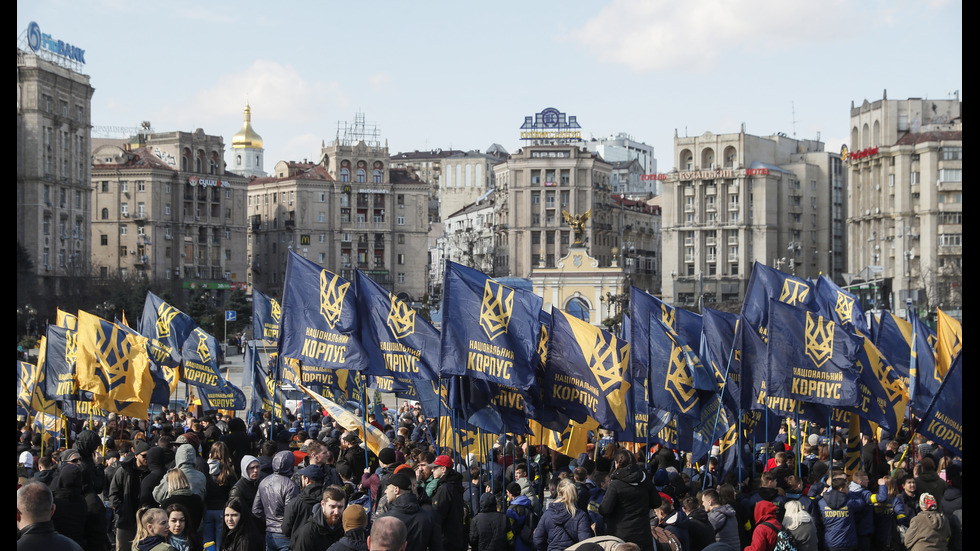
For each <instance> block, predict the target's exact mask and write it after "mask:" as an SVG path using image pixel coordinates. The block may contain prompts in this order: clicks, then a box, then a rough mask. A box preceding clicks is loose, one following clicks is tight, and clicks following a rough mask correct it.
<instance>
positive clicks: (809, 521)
mask: <svg viewBox="0 0 980 551" xmlns="http://www.w3.org/2000/svg"><path fill="white" fill-rule="evenodd" d="M785 507H786V513H785V514H784V515H783V528H785V529H786V530H787V531H788V532H789V533H791V534H793V537H794V538H795V539H796V543H797V544H798V545H797V550H798V551H817V546H818V543H819V542H818V540H817V525H816V523H815V522H814V521H813V517H812V516H810V513H807V512H806V510H804V509H803V505H802V504H801V503H800V502H799V501H797V500H795V499H790V500H787V501H786V505H785Z"/></svg>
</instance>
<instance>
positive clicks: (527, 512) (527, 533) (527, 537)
mask: <svg viewBox="0 0 980 551" xmlns="http://www.w3.org/2000/svg"><path fill="white" fill-rule="evenodd" d="M511 508H512V509H514V511H516V512H517V515H518V516H523V517H524V522H523V524H521V527H520V529H518V530H517V532H516V533H514V536H515V537H519V538H521V541H523V542H524V543H527V544H533V541H534V529H535V528H537V526H538V517H537V515H536V514H534V510H533V509H532V508H531V507H527V506H524V505H512V506H511ZM510 520H511V522H513V519H510ZM511 529H513V528H511Z"/></svg>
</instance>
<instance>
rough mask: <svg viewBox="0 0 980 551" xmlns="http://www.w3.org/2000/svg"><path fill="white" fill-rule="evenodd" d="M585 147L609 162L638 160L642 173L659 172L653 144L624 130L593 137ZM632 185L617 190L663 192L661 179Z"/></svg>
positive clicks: (657, 193)
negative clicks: (635, 137)
mask: <svg viewBox="0 0 980 551" xmlns="http://www.w3.org/2000/svg"><path fill="white" fill-rule="evenodd" d="M585 147H586V149H588V150H589V151H591V152H592V153H596V154H598V155H599V156H600V157H602V160H604V161H606V162H607V163H624V162H628V161H636V162H637V163H638V164H639V172H640V174H656V172H657V159H656V157H654V156H653V146H651V145H647V144H645V143H643V142H638V141H636V140H634V139H633V137H632V136H630V135H629V134H626V133H624V132H620V133H618V134H614V135H610V136H607V137H605V138H592V139H590V140H589V141H587V142H585ZM631 186H632V188H631V189H629V190H626V189H623V190H616V192H617V193H629V194H639V195H647V194H650V193H652V194H654V195H660V194H661V193H662V190H661V187H660V181H659V180H655V179H643V180H641V181H638V182H632V183H631Z"/></svg>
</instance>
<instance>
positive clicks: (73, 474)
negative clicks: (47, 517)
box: [51, 463, 88, 548]
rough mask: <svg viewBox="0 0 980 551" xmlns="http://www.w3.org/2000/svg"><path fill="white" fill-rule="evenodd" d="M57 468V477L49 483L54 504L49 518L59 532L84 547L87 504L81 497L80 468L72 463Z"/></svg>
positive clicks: (85, 543) (81, 475) (85, 542)
mask: <svg viewBox="0 0 980 551" xmlns="http://www.w3.org/2000/svg"><path fill="white" fill-rule="evenodd" d="M59 470H60V473H59V475H58V478H56V479H55V481H54V483H53V484H52V485H51V493H52V494H54V505H55V511H54V516H52V517H51V520H52V522H54V528H55V530H57V531H58V533H59V534H62V535H64V536H67V537H69V538H71V539H73V540H75V542H76V543H77V544H78V545H81V546H82V547H83V548H86V547H87V541H86V535H85V517H86V515H87V514H88V505H87V504H86V503H85V498H84V497H82V477H83V476H84V475H83V474H82V469H80V468H79V467H78V466H76V465H75V464H74V463H65V464H64V465H62V466H61V468H60V469H59Z"/></svg>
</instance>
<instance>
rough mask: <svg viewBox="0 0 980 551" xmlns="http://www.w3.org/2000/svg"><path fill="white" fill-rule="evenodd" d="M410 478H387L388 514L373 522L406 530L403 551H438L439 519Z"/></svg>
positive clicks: (403, 473)
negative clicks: (398, 525) (395, 522)
mask: <svg viewBox="0 0 980 551" xmlns="http://www.w3.org/2000/svg"><path fill="white" fill-rule="evenodd" d="M414 475H415V473H414V472H412V471H411V470H406V471H401V472H397V473H395V474H393V475H391V478H389V479H388V485H387V486H386V487H385V495H386V496H387V498H388V504H389V505H388V511H387V512H386V513H384V514H382V515H379V516H378V517H377V519H376V520H375V522H376V523H377V522H378V521H380V520H381V519H383V518H388V517H394V518H397V519H398V520H400V521H402V522H403V523H404V524H405V527H406V529H407V530H408V547H407V548H406V550H405V551H426V550H428V551H442V532H441V530H440V529H439V519H438V518H437V517H436V514H435V512H434V511H433V510H432V509H431V508H423V507H422V506H421V505H419V498H418V496H417V495H416V494H415V479H414ZM647 530H648V531H649V528H648V529H647Z"/></svg>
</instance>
